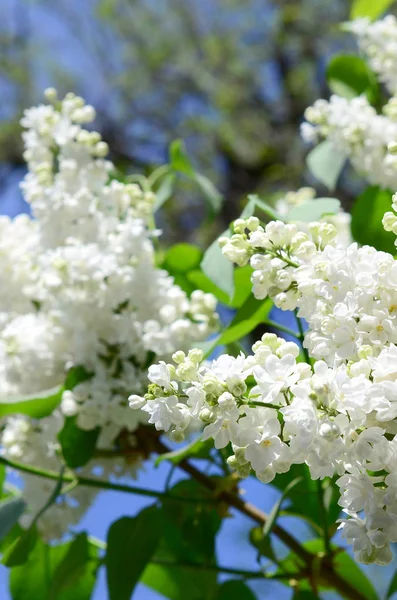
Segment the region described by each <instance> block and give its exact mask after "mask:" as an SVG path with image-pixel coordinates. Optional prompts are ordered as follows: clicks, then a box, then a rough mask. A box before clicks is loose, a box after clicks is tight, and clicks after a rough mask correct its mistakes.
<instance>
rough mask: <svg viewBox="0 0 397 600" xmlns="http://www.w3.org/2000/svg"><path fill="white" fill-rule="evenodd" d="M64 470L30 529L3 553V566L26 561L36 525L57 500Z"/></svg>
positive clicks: (34, 543) (33, 541) (32, 546)
mask: <svg viewBox="0 0 397 600" xmlns="http://www.w3.org/2000/svg"><path fill="white" fill-rule="evenodd" d="M64 470H65V469H64V467H62V468H61V471H60V473H59V479H58V481H57V483H56V485H55V487H54V489H53V491H52V492H51V494H50V497H49V498H48V500H47V502H46V503H45V504H44V506H43V507H42V508H41V509H40V510H39V511H38V512H37V514H36V515H35V517H34V519H33V521H32V523H31V525H30V527H29V528H28V529H26V530H25V531H23V532H22V533H21V536H20V537H19V538H17V539H16V540H15V542H14V543H13V544H12V545H11V546H9V547H8V548H7V550H6V552H5V553H4V556H3V560H2V562H3V564H5V565H7V567H15V566H17V565H22V564H24V563H25V562H26V561H27V559H28V557H29V554H30V553H31V551H32V550H33V548H34V547H35V545H36V541H37V528H36V524H37V522H38V520H39V519H40V517H41V516H42V515H43V514H44V513H45V512H46V510H47V509H48V508H50V506H51V505H52V504H54V502H55V501H56V499H57V498H58V496H59V494H60V492H61V489H62V485H63V473H64Z"/></svg>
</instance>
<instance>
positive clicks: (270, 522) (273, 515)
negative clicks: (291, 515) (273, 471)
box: [263, 476, 303, 538]
mask: <svg viewBox="0 0 397 600" xmlns="http://www.w3.org/2000/svg"><path fill="white" fill-rule="evenodd" d="M302 480H303V477H302V476H300V477H297V478H296V479H293V480H292V481H290V482H289V484H288V485H287V486H286V487H285V489H284V490H283V493H282V494H281V496H280V498H279V499H278V500H277V502H276V503H275V505H274V506H273V508H272V510H271V511H270V513H269V516H268V518H267V520H266V523H265V525H264V527H263V537H265V538H266V537H268V536H269V535H270V532H271V530H272V529H273V527H274V525H275V523H276V521H277V517H278V515H279V513H280V509H281V505H282V503H283V501H284V500H285V498H287V497H288V495H289V493H290V491H291V490H292V489H293V488H294V487H295V486H296V485H298V483H300V482H301V481H302Z"/></svg>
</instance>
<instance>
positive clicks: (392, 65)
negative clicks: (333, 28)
mask: <svg viewBox="0 0 397 600" xmlns="http://www.w3.org/2000/svg"><path fill="white" fill-rule="evenodd" d="M347 29H348V30H350V31H351V32H352V33H354V34H355V36H356V37H357V41H358V45H359V48H360V50H361V52H362V53H363V54H364V55H365V57H366V58H367V60H368V62H369V65H370V67H371V69H372V70H373V71H374V72H375V73H376V74H377V75H378V77H379V79H380V81H381V82H382V83H384V84H385V85H386V87H387V89H388V90H389V92H390V93H391V94H394V93H395V92H396V91H397V73H396V59H397V20H396V17H395V16H394V15H387V16H386V17H385V18H384V19H379V20H378V21H374V22H371V21H370V19H368V18H361V19H356V20H355V21H352V22H351V23H348V24H347Z"/></svg>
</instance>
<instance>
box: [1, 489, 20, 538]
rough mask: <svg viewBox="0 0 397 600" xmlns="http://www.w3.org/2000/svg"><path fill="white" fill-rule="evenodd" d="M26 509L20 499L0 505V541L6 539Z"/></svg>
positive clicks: (6, 501)
mask: <svg viewBox="0 0 397 600" xmlns="http://www.w3.org/2000/svg"><path fill="white" fill-rule="evenodd" d="M25 508H26V503H25V502H24V500H22V498H12V499H11V500H5V501H3V502H1V503H0V540H2V539H3V538H5V537H6V535H8V533H9V532H10V531H11V529H12V527H13V526H14V525H15V523H16V522H17V521H18V519H19V517H20V516H21V515H22V513H23V512H24V510H25Z"/></svg>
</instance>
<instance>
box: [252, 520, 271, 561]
mask: <svg viewBox="0 0 397 600" xmlns="http://www.w3.org/2000/svg"><path fill="white" fill-rule="evenodd" d="M249 541H250V543H251V544H252V545H253V546H254V547H255V548H256V549H257V550H258V554H259V555H260V556H266V558H269V559H270V560H271V561H273V562H276V556H275V554H274V550H273V547H272V543H271V539H270V536H269V535H267V536H264V534H263V528H262V527H253V528H252V529H251V530H250V532H249Z"/></svg>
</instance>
